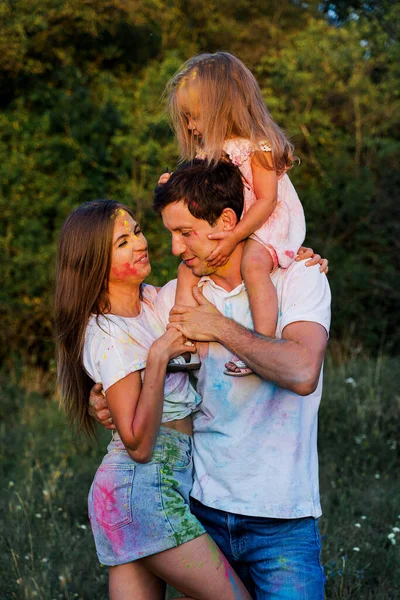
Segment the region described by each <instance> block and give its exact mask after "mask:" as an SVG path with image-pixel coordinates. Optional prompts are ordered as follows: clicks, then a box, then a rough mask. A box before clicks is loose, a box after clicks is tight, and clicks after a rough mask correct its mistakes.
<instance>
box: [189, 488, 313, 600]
mask: <svg viewBox="0 0 400 600" xmlns="http://www.w3.org/2000/svg"><path fill="white" fill-rule="evenodd" d="M191 510H192V512H193V513H194V514H195V515H196V517H197V518H198V519H199V521H200V522H201V523H202V525H203V526H204V528H205V529H206V531H207V533H209V534H210V536H211V537H212V538H213V539H214V540H215V542H216V543H217V544H218V546H219V547H220V548H221V550H222V552H223V553H224V554H225V556H226V558H227V559H228V560H229V562H230V563H231V565H232V567H233V568H234V569H235V570H236V572H237V574H238V575H239V577H240V578H241V579H242V581H243V583H244V584H245V585H246V587H247V588H248V590H249V592H250V594H251V595H252V598H254V599H255V600H260V599H263V600H265V599H268V600H278V599H279V600H323V598H324V585H325V575H324V570H323V567H322V565H321V561H320V554H321V541H320V535H319V531H318V521H317V519H314V518H313V517H304V518H301V519H269V518H264V517H248V516H243V515H236V514H232V513H228V512H225V511H222V510H217V509H215V508H210V507H208V506H204V504H201V503H200V502H198V501H197V500H194V499H192V504H191Z"/></svg>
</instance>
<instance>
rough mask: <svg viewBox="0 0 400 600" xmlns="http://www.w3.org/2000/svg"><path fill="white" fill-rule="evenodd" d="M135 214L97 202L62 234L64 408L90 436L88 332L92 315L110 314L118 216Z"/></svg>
mask: <svg viewBox="0 0 400 600" xmlns="http://www.w3.org/2000/svg"><path fill="white" fill-rule="evenodd" d="M119 209H122V210H124V211H126V212H127V213H128V214H129V215H130V216H131V217H132V218H133V219H134V215H133V213H132V211H131V210H130V209H129V208H128V207H127V206H124V205H123V204H120V203H118V202H115V201H114V200H94V201H92V202H87V203H86V204H82V205H81V206H79V207H78V208H76V209H75V210H74V211H73V212H72V213H71V214H70V215H69V217H68V218H67V220H66V221H65V223H64V225H63V226H62V228H61V232H60V236H59V241H58V253H57V271H56V293H55V306H54V312H55V316H54V321H55V329H56V355H57V371H58V383H59V386H60V391H61V402H62V404H63V405H64V408H65V411H66V413H67V416H68V418H69V420H70V421H71V423H76V424H77V425H78V427H79V429H80V430H84V431H85V432H86V433H88V434H89V435H92V434H93V433H94V421H93V419H92V418H91V417H90V416H89V414H88V410H87V409H88V400H89V393H90V390H91V388H92V386H93V381H92V380H91V379H90V377H89V376H88V375H87V373H86V371H85V370H84V368H83V361H82V354H83V346H84V342H85V331H86V327H87V324H88V321H89V318H90V316H91V315H92V314H95V315H96V316H97V317H98V316H99V315H101V314H103V313H107V312H109V310H110V304H109V300H108V295H107V290H108V276H109V272H110V266H111V248H112V239H113V232H114V222H115V215H116V211H117V210H119Z"/></svg>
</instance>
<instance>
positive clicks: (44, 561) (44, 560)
mask: <svg viewBox="0 0 400 600" xmlns="http://www.w3.org/2000/svg"><path fill="white" fill-rule="evenodd" d="M41 562H42V563H44V564H46V563H47V562H49V559H48V558H46V557H45V558H42V561H41Z"/></svg>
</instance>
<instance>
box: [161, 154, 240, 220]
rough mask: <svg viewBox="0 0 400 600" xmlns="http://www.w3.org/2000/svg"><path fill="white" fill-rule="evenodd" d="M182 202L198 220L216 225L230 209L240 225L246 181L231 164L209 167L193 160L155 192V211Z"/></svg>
mask: <svg viewBox="0 0 400 600" xmlns="http://www.w3.org/2000/svg"><path fill="white" fill-rule="evenodd" d="M180 200H183V201H184V203H185V205H186V206H187V207H188V209H189V212H190V213H191V214H192V215H193V216H194V217H195V218H196V219H203V220H204V221H207V222H208V223H209V224H210V225H215V223H216V221H217V219H218V218H219V217H220V216H221V214H222V211H223V210H224V209H225V208H231V209H232V210H233V211H234V212H235V214H236V216H237V219H238V221H239V219H240V217H241V216H242V212H243V181H242V176H241V174H240V171H239V169H238V168H237V167H235V166H234V165H232V164H231V163H229V162H225V161H220V162H218V163H217V164H216V165H213V166H209V165H208V164H207V163H206V162H205V161H204V160H198V159H196V160H193V161H192V162H190V163H186V164H184V165H182V166H181V167H179V168H178V169H177V170H176V171H174V172H173V173H172V175H171V177H170V178H169V179H168V181H167V183H165V184H164V185H159V186H157V187H156V189H155V191H154V202H153V208H154V210H155V211H157V212H158V213H160V212H161V211H162V210H163V208H165V207H166V206H168V204H172V203H173V202H179V201H180Z"/></svg>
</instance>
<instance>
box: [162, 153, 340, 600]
mask: <svg viewBox="0 0 400 600" xmlns="http://www.w3.org/2000/svg"><path fill="white" fill-rule="evenodd" d="M242 185H243V184H242V181H241V178H240V175H239V173H238V172H237V170H236V168H235V167H233V166H232V165H231V164H228V163H223V162H222V163H219V164H218V165H217V166H216V167H214V168H213V169H211V170H210V169H209V168H207V166H206V165H205V164H204V163H203V162H202V161H194V162H193V163H192V164H190V165H186V166H184V167H181V168H180V169H178V170H177V171H175V172H174V173H173V175H172V176H171V178H170V179H169V180H168V182H167V183H166V184H165V185H163V186H160V187H159V188H157V190H156V193H155V201H154V207H155V209H156V210H158V211H159V212H160V213H161V215H162V219H163V222H164V225H165V226H166V227H167V229H168V230H169V231H170V232H171V235H172V252H173V254H175V255H177V256H180V257H181V258H182V260H183V261H185V263H186V265H187V266H188V267H189V268H190V269H191V270H192V272H193V273H194V274H195V275H197V276H198V277H199V278H200V279H199V284H198V288H194V290H193V295H194V298H195V299H196V300H197V302H198V306H197V307H185V306H174V307H173V305H174V298H175V285H176V282H170V283H169V284H167V286H165V287H164V288H163V289H162V290H161V291H160V293H159V309H160V313H161V314H162V315H163V316H164V319H165V320H167V319H168V313H169V311H170V309H171V308H172V307H173V308H172V310H171V312H170V325H169V326H174V327H177V328H178V329H179V330H180V331H182V332H183V333H184V335H186V336H187V337H188V338H189V339H193V340H196V341H199V342H210V343H208V344H203V343H200V344H199V354H200V358H201V361H202V364H201V368H200V371H199V375H198V383H197V389H198V391H199V393H200V394H201V396H202V397H203V403H202V405H201V409H200V411H199V412H198V413H195V414H194V419H193V426H194V442H195V453H194V461H195V472H196V475H195V481H194V486H193V490H192V497H193V505H192V511H193V512H194V514H196V516H197V517H198V518H199V520H200V521H201V522H202V523H203V525H204V527H205V528H206V530H207V531H208V533H210V535H211V536H212V537H213V538H214V540H215V541H216V542H217V544H218V545H219V546H220V548H221V550H222V551H223V552H224V554H225V556H226V557H227V558H228V560H229V561H230V562H231V564H232V565H233V567H234V568H235V569H236V571H237V573H238V574H239V576H240V577H241V578H242V580H243V581H244V583H245V584H246V585H247V586H248V588H249V591H250V593H252V595H253V597H254V598H257V599H259V598H276V599H290V600H292V599H295V598H296V599H298V598H302V599H309V600H319V599H322V598H323V597H324V592H323V588H324V574H323V568H322V566H321V563H320V538H319V533H318V524H317V519H318V517H319V516H320V514H321V508H320V502H319V490H318V458H317V413H318V407H319V402H320V398H321V391H322V375H321V368H322V363H323V358H324V353H325V348H326V343H327V337H328V329H329V322H330V292H329V286H328V283H327V280H326V277H325V275H323V274H321V273H320V272H319V269H318V267H317V266H314V267H310V268H308V267H306V266H305V264H304V262H294V263H293V264H292V265H291V266H290V267H289V268H288V269H286V270H282V269H278V270H277V271H276V272H275V273H273V274H272V276H271V277H272V280H273V282H274V285H275V286H276V289H277V294H278V302H279V317H278V323H277V332H276V338H277V339H275V338H274V339H272V338H265V337H263V336H261V335H258V334H257V333H255V332H253V331H252V330H251V327H252V321H251V313H250V309H249V304H248V299H247V296H246V291H245V288H244V284H243V282H242V277H241V273H240V263H241V255H242V251H243V244H239V245H238V246H237V247H236V249H235V250H234V252H233V253H232V255H231V256H230V258H229V261H228V263H227V264H226V265H225V266H223V267H218V268H212V267H210V266H209V265H208V264H207V261H206V258H207V257H208V256H209V255H210V253H211V252H212V250H213V249H214V248H215V247H216V244H217V241H215V240H210V239H209V238H208V235H209V234H211V233H220V232H227V233H229V232H231V231H232V230H233V229H234V227H235V225H236V223H237V221H238V220H239V218H240V215H241V212H242V206H243V187H242ZM232 352H233V353H234V354H236V355H237V356H238V357H239V358H240V359H241V360H243V361H244V362H245V363H246V364H247V365H248V366H249V367H250V368H251V369H252V370H253V371H254V373H255V374H253V375H249V376H247V377H237V378H235V377H229V376H227V375H225V374H224V368H225V366H224V365H225V364H226V363H227V361H229V358H230V357H231V354H232ZM226 368H228V369H231V370H233V371H235V369H236V367H235V366H234V365H232V364H229V363H228V364H226Z"/></svg>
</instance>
